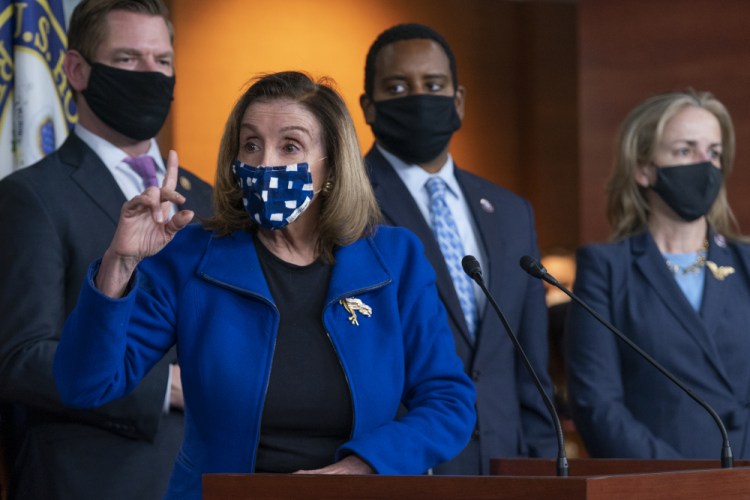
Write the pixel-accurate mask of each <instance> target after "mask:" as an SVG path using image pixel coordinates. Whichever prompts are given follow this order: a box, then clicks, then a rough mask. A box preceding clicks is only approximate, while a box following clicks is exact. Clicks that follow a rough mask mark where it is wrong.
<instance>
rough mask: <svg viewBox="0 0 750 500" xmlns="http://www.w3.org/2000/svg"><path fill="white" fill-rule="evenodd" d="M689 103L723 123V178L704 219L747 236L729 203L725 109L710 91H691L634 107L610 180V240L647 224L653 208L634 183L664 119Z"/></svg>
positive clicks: (731, 145)
mask: <svg viewBox="0 0 750 500" xmlns="http://www.w3.org/2000/svg"><path fill="white" fill-rule="evenodd" d="M686 107H696V108H702V109H705V110H706V111H708V112H710V113H711V114H713V115H714V116H715V117H716V119H717V120H718V121H719V125H720V127H721V146H722V153H721V171H722V173H723V174H724V175H723V177H724V180H723V183H722V186H721V191H720V192H719V195H718V197H717V198H716V201H715V202H714V204H713V206H712V207H711V210H710V211H709V213H708V215H707V216H706V218H707V219H708V223H709V224H710V225H711V227H712V228H713V229H714V230H716V231H717V232H719V233H721V234H723V235H725V236H727V237H729V238H733V239H739V240H744V239H745V237H743V236H742V235H741V233H740V232H739V228H738V226H737V221H736V219H735V217H734V214H733V213H732V209H731V207H730V206H729V201H728V200H727V193H726V180H727V178H728V177H729V174H730V173H731V172H732V167H733V166H734V149H735V138H734V126H733V125H732V118H731V117H730V116H729V112H728V111H727V109H726V107H724V105H723V104H722V103H721V102H720V101H719V100H718V99H716V98H715V97H714V96H713V94H711V93H710V92H696V91H695V90H692V89H688V90H686V91H680V92H667V93H664V94H658V95H655V96H653V97H650V98H648V99H646V100H645V101H644V102H643V103H641V104H640V105H638V106H637V107H636V108H635V109H633V110H632V111H631V112H630V114H628V116H627V117H626V118H625V121H624V122H623V124H622V125H621V127H620V134H619V138H618V142H617V151H616V153H615V165H614V170H613V172H612V176H611V177H610V179H609V182H608V184H607V194H608V206H607V218H608V219H609V224H610V227H611V229H612V234H611V238H612V239H613V240H619V239H623V238H627V237H629V236H631V235H633V234H636V233H638V232H640V231H642V230H643V229H645V228H646V225H647V224H648V219H649V216H650V215H651V207H650V205H649V202H648V197H647V196H646V191H647V190H646V188H643V187H642V186H640V185H638V183H637V182H636V181H635V175H634V174H635V170H636V168H637V167H638V166H639V165H645V164H647V163H648V162H649V161H651V158H652V157H653V154H654V151H655V149H656V145H657V144H658V143H659V140H660V139H661V136H662V134H663V133H664V127H665V126H666V123H667V122H668V121H669V120H670V119H671V118H672V117H673V116H675V115H676V114H678V113H679V112H680V111H681V110H683V109H685V108H686Z"/></svg>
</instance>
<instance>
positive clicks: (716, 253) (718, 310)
mask: <svg viewBox="0 0 750 500" xmlns="http://www.w3.org/2000/svg"><path fill="white" fill-rule="evenodd" d="M709 241H711V245H710V246H709V250H708V257H707V259H708V260H709V261H711V262H714V263H715V264H717V265H718V266H733V267H735V268H738V266H737V265H736V263H735V262H734V260H733V258H732V253H731V252H730V250H729V248H728V247H727V245H726V243H724V240H723V238H717V237H716V236H715V235H714V234H713V232H712V234H710V235H709ZM717 241H721V242H722V243H723V245H720V244H717ZM737 270H739V269H737ZM725 279H732V277H731V276H730V277H727V278H725ZM734 279H738V276H734ZM728 289H729V287H728V286H727V285H726V283H725V282H724V281H720V280H719V279H717V278H715V277H714V275H713V274H712V273H711V271H710V270H709V269H708V267H706V281H705V288H704V290H703V303H702V304H701V317H702V318H703V323H704V325H705V327H706V331H707V332H708V334H709V335H710V337H711V338H715V334H716V329H717V328H718V326H719V324H720V323H721V322H720V321H719V319H720V318H721V316H722V314H723V312H724V308H725V307H726V304H727V301H728V300H729V297H728V293H727V291H728Z"/></svg>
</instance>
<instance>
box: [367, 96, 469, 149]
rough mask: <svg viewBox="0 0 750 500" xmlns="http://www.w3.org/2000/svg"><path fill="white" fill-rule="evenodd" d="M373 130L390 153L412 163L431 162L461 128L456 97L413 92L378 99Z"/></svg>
mask: <svg viewBox="0 0 750 500" xmlns="http://www.w3.org/2000/svg"><path fill="white" fill-rule="evenodd" d="M374 105H375V121H374V122H373V123H372V133H373V134H374V135H375V138H376V139H377V140H378V142H379V143H380V144H381V145H382V146H383V147H384V148H385V149H387V150H388V151H389V152H391V153H393V154H394V155H396V156H398V157H399V158H401V159H402V160H404V161H406V162H409V163H427V162H428V161H431V160H434V159H435V158H437V156H438V155H439V154H440V153H441V152H442V151H443V150H444V149H445V147H446V146H447V145H448V142H449V141H450V140H451V136H452V135H453V132H455V131H456V130H458V129H459V128H460V127H461V119H460V118H459V117H458V113H457V112H456V104H455V99H454V98H453V97H448V96H438V95H411V96H406V97H399V98H397V99H388V100H385V101H377V102H375V103H374Z"/></svg>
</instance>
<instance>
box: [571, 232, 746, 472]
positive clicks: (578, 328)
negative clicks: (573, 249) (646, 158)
mask: <svg viewBox="0 0 750 500" xmlns="http://www.w3.org/2000/svg"><path fill="white" fill-rule="evenodd" d="M709 241H710V248H709V252H708V260H710V261H713V262H715V263H716V264H717V265H719V266H732V267H733V268H734V269H735V273H734V274H732V275H729V276H728V277H726V278H725V279H724V280H719V279H717V278H716V277H714V276H713V274H712V273H711V272H710V271H709V270H708V269H706V277H705V288H704V292H703V301H702V304H701V308H700V311H698V312H696V311H695V310H694V309H693V308H692V306H691V305H690V304H689V302H688V301H687V299H686V298H685V296H684V294H683V293H682V291H681V290H680V288H679V286H678V285H677V282H676V281H675V279H674V277H673V276H672V274H671V273H670V271H669V270H668V269H667V266H666V265H665V262H664V258H663V257H662V255H661V253H660V252H659V249H658V248H657V246H656V244H655V243H654V241H653V239H652V238H651V235H650V233H648V232H644V233H641V234H639V235H636V236H633V237H631V238H629V239H626V240H624V241H620V242H618V243H610V244H600V245H592V246H588V247H584V248H582V249H580V250H579V252H578V273H577V277H576V282H575V291H576V293H577V294H578V295H579V296H580V297H581V298H582V299H583V300H584V301H586V302H587V303H588V304H589V305H591V307H593V308H594V309H595V310H596V311H597V312H598V313H600V314H601V315H602V316H604V317H605V318H607V319H608V320H609V321H610V322H611V323H612V324H613V325H614V326H616V327H617V328H618V329H620V330H621V331H622V332H623V333H624V334H625V335H627V336H628V337H629V338H630V339H631V340H632V341H634V342H635V343H636V344H638V345H639V346H640V347H641V348H642V349H643V350H645V351H646V352H647V353H648V354H650V355H651V356H652V357H653V358H655V359H656V360H657V361H658V362H659V363H661V364H662V365H663V366H665V367H666V368H667V369H668V370H670V371H671V372H672V373H673V374H674V375H676V376H677V377H678V378H679V379H680V380H681V381H682V382H684V383H685V384H686V385H687V386H688V387H690V388H691V389H692V390H693V391H694V392H695V393H696V394H698V395H699V396H700V397H702V398H703V399H705V400H706V401H707V402H708V403H709V404H710V405H711V406H712V407H713V408H714V409H715V410H716V412H717V413H718V414H719V416H720V417H721V418H722V420H723V422H724V424H725V425H726V427H727V430H728V432H729V439H730V443H731V445H732V451H733V452H734V455H735V457H738V458H748V457H750V443H748V425H749V423H750V420H749V419H748V416H750V413H749V412H748V406H749V405H750V363H749V362H748V358H749V357H750V275H749V274H748V269H750V267H749V266H748V264H749V263H750V260H749V259H750V246H748V245H745V244H738V243H729V242H727V241H726V240H725V239H724V238H723V237H721V236H719V235H714V234H713V233H711V234H710V235H709ZM570 314H571V316H570V318H569V324H568V334H567V341H566V360H567V363H568V384H569V392H570V401H571V404H572V409H573V417H574V419H575V423H576V428H577V429H578V431H579V432H580V433H581V436H582V437H583V440H584V442H585V444H586V446H587V448H588V450H589V452H590V453H591V455H592V456H594V457H626V458H706V459H717V460H718V459H719V457H720V451H721V435H720V433H719V430H718V427H717V426H716V424H715V422H714V421H713V420H712V419H711V417H710V416H709V415H708V413H707V412H706V411H705V410H704V409H703V408H701V407H700V406H699V405H698V404H697V403H696V402H695V401H693V400H692V399H691V398H690V397H689V396H687V395H686V394H685V393H684V392H683V391H682V390H680V389H679V388H678V387H677V386H675V385H674V384H673V383H672V382H670V381H669V380H668V379H667V378H666V377H664V376H663V375H662V374H661V373H659V372H658V371H657V370H656V369H655V368H653V367H652V366H651V365H650V364H648V362H646V361H645V360H644V359H642V358H641V357H639V356H637V355H636V354H635V353H634V352H633V351H632V350H631V349H630V348H629V347H627V346H626V345H625V344H624V343H622V342H620V341H619V340H616V338H615V336H614V335H613V334H612V333H610V332H609V331H608V330H606V329H605V328H604V327H603V326H601V325H600V324H599V323H597V322H596V320H595V319H593V318H592V317H591V316H589V315H588V313H586V312H585V311H584V310H583V309H581V308H580V307H578V306H573V307H572V308H571V313H570Z"/></svg>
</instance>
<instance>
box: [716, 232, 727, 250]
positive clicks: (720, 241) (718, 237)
mask: <svg viewBox="0 0 750 500" xmlns="http://www.w3.org/2000/svg"><path fill="white" fill-rule="evenodd" d="M714 243H716V244H717V245H719V246H720V247H721V248H726V246H727V240H726V238H724V235H723V234H714Z"/></svg>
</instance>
